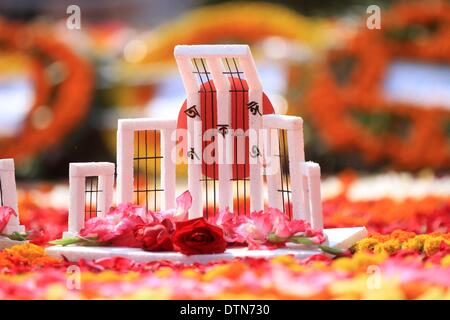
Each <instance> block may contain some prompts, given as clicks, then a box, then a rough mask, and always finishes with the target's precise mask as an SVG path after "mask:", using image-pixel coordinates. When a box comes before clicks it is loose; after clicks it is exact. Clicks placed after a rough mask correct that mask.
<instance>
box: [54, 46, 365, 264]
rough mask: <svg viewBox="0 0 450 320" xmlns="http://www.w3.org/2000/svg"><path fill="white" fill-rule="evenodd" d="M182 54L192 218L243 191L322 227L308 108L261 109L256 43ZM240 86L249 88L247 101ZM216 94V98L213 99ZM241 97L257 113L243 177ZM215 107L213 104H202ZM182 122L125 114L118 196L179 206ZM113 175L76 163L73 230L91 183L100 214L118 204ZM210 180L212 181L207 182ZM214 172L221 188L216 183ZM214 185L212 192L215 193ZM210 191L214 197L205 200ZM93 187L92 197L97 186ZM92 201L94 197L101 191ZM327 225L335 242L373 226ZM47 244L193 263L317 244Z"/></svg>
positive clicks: (345, 243) (248, 122)
mask: <svg viewBox="0 0 450 320" xmlns="http://www.w3.org/2000/svg"><path fill="white" fill-rule="evenodd" d="M174 55H175V59H176V61H177V65H178V69H179V72H180V75H181V79H182V81H183V84H184V87H185V90H186V95H187V98H186V109H185V110H184V114H186V127H187V128H186V129H187V141H186V148H185V149H184V151H183V155H182V157H184V160H185V161H186V162H187V164H188V166H187V167H188V182H187V185H186V187H185V188H184V190H185V189H188V190H189V191H190V193H191V195H192V198H193V203H192V207H191V208H190V211H189V218H196V217H199V216H201V215H202V214H205V212H206V214H209V210H210V209H209V208H210V207H212V208H213V212H212V214H215V212H216V211H217V210H221V209H225V208H229V209H230V211H232V212H235V214H241V212H240V209H239V208H237V209H236V201H237V203H238V206H239V201H241V199H240V198H243V201H244V205H245V204H246V203H247V199H248V202H249V211H247V210H246V209H244V211H243V213H244V214H247V213H248V212H252V211H257V210H262V209H264V206H270V207H275V208H278V209H280V210H282V211H283V212H285V213H286V214H289V215H290V216H291V217H292V218H295V219H303V220H305V221H308V222H310V223H311V225H312V226H313V227H314V228H318V229H323V217H322V204H321V195H320V167H319V165H318V164H317V163H313V162H306V161H305V154H304V145H303V120H302V118H300V117H294V116H285V115H276V114H263V112H261V109H262V106H263V103H264V101H263V100H264V93H263V90H262V84H261V81H260V78H259V76H258V73H257V70H256V67H255V63H254V61H253V58H252V55H251V52H250V49H249V47H248V46H246V45H195V46H184V45H183V46H177V47H175V51H174ZM230 64H232V65H234V68H231V67H230ZM199 66H201V67H199ZM198 78H200V81H199V79H198ZM233 78H234V79H233ZM236 79H238V80H236ZM236 81H239V82H240V84H241V85H242V86H241V87H240V88H238V89H239V90H238V89H236V87H235V83H236ZM208 87H209V89H208ZM199 88H200V89H199ZM202 88H203V91H202ZM208 90H209V91H208ZM237 92H239V94H240V95H239V101H238V102H237V100H238V99H237V97H238V96H237V94H238V93H237ZM206 93H208V94H209V95H208V96H207V95H206ZM207 98H208V99H210V100H209V101H205V100H206V99H207ZM232 101H234V102H232ZM208 103H210V104H208ZM238 104H240V105H238ZM236 106H238V107H239V110H240V111H243V113H242V115H240V117H248V119H244V120H245V121H244V120H242V118H241V119H240V120H241V121H242V124H244V128H242V129H245V134H246V137H247V138H248V140H246V139H243V140H241V141H243V143H244V148H243V149H244V150H248V151H247V154H246V155H245V156H244V166H243V168H244V169H243V171H244V174H241V176H242V177H243V179H242V180H243V181H237V183H236V181H235V180H238V179H235V178H236V172H239V170H238V169H237V167H235V166H236V165H237V164H236V163H235V162H234V161H233V160H235V159H236V153H237V151H236V150H237V147H238V146H237V144H239V141H240V140H239V139H237V138H236V136H235V133H236V132H235V131H237V130H234V129H236V128H233V119H232V117H233V116H236V112H237V109H236V110H234V109H233V108H237V107H236ZM207 107H208V108H209V109H208V110H206V109H202V108H207ZM207 112H209V114H210V118H208V117H207ZM214 112H215V113H214ZM206 123H209V125H210V127H212V129H214V130H213V134H212V135H213V139H210V140H209V141H210V144H211V145H212V146H213V147H214V150H215V160H214V162H213V164H214V169H213V174H212V175H213V177H212V178H211V177H210V176H211V174H209V175H208V171H207V170H208V169H207V168H206V174H205V163H204V162H205V161H204V150H205V144H204V139H205V128H206ZM236 123H237V120H235V121H234V126H235V127H236ZM178 125H179V124H178V122H177V119H176V118H174V119H155V118H141V119H122V120H119V123H118V131H117V188H116V203H117V204H119V203H129V202H134V203H137V204H140V205H146V206H147V208H149V206H151V205H153V208H152V209H154V210H157V209H162V210H164V209H170V208H174V207H175V198H176V186H177V177H176V173H177V170H176V168H177V154H178V149H177V128H178ZM246 141H247V142H246ZM215 168H217V171H218V172H216V169H215ZM246 168H249V170H248V171H249V172H248V173H246V172H245V171H246ZM142 172H144V175H143V174H142ZM216 174H218V175H217V176H216ZM238 175H239V174H238ZM92 176H96V177H98V179H99V180H98V183H97V186H98V188H97V189H96V190H95V189H93V188H92V182H91V187H90V189H89V188H88V186H89V185H88V184H87V183H86V177H92ZM113 177H114V164H111V163H84V164H71V166H70V212H69V230H68V232H67V233H66V234H65V235H66V236H73V235H76V234H77V232H78V231H79V230H80V228H82V227H83V224H84V221H85V219H86V214H87V213H88V212H89V213H91V214H92V210H88V207H89V205H87V199H88V198H89V197H88V196H87V195H88V193H89V190H90V191H93V190H94V191H96V192H97V193H95V192H94V194H95V197H97V196H98V195H100V193H99V192H101V196H100V197H99V198H98V200H97V198H96V201H95V208H96V209H95V215H102V214H104V213H105V212H106V211H107V210H108V209H109V207H110V206H111V205H112V203H113V199H112V186H113V181H114V178H113ZM205 180H206V184H203V183H202V182H203V181H205ZM208 180H212V181H213V184H214V186H213V187H212V188H211V187H210V186H208ZM247 180H248V181H247ZM216 182H217V184H216ZM246 182H248V184H247V183H246ZM240 186H241V187H242V186H243V188H244V189H243V190H244V191H243V194H242V192H239V191H238V192H237V193H236V192H235V191H234V189H238V190H239V187H240ZM208 193H209V194H210V195H211V194H212V197H213V198H210V199H209V198H208ZM205 195H206V205H205V201H203V197H204V196H205ZM90 196H91V198H92V193H91V194H90ZM149 197H150V198H149ZM236 198H237V199H236ZM150 199H151V200H150ZM209 200H211V201H213V205H211V206H209V204H208V203H211V202H209ZM90 204H91V206H92V200H91V202H90ZM324 233H325V235H326V236H327V238H328V242H329V245H331V246H334V247H338V248H348V247H349V246H351V245H352V244H353V243H354V242H356V241H357V240H360V239H361V238H363V237H364V236H366V233H367V232H366V229H365V228H364V227H357V228H338V229H325V230H324ZM47 250H48V252H49V253H50V254H53V255H64V256H65V257H67V258H69V259H78V258H80V257H84V258H99V257H104V256H110V255H122V256H126V257H130V258H132V259H134V260H137V261H149V260H159V259H168V260H180V261H184V262H194V261H198V262H205V261H209V260H212V259H227V258H233V257H238V256H258V257H268V256H273V255H280V254H293V255H296V256H298V257H307V256H309V255H312V254H316V253H317V251H314V250H307V249H304V248H298V246H297V247H295V246H294V247H288V248H284V249H278V250H272V251H258V250H257V251H249V250H247V249H229V250H227V251H226V252H225V253H223V254H217V255H201V256H200V255H199V256H190V257H186V256H183V255H181V254H179V253H175V252H145V251H143V250H140V249H134V248H114V247H101V248H100V247H98V248H96V247H77V246H67V247H59V246H54V247H50V248H48V249H47Z"/></svg>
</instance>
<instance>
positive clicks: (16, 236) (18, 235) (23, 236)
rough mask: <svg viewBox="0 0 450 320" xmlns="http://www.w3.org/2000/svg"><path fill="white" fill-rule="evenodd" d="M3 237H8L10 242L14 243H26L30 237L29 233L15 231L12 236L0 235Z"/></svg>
mask: <svg viewBox="0 0 450 320" xmlns="http://www.w3.org/2000/svg"><path fill="white" fill-rule="evenodd" d="M0 235H1V236H3V237H7V238H8V239H10V240H14V241H25V240H27V239H28V236H29V235H30V234H29V233H28V232H17V231H14V232H13V233H11V234H0Z"/></svg>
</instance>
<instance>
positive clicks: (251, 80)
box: [239, 48, 264, 211]
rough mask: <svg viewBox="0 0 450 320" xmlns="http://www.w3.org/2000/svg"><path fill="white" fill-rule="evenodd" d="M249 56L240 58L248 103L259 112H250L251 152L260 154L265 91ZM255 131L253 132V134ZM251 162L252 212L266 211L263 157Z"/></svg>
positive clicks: (248, 54)
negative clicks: (245, 80) (255, 151)
mask: <svg viewBox="0 0 450 320" xmlns="http://www.w3.org/2000/svg"><path fill="white" fill-rule="evenodd" d="M247 51H248V53H247V56H246V57H243V58H240V59H239V63H240V64H241V66H242V69H243V70H244V74H245V76H246V79H247V84H248V103H249V104H251V103H256V106H257V107H258V109H259V110H258V112H255V113H254V114H253V113H252V112H250V110H249V121H248V123H249V130H250V134H249V151H250V152H252V148H255V147H256V148H258V150H259V152H260V154H261V152H262V146H261V142H260V141H259V131H260V129H261V128H262V113H263V90H262V85H261V81H260V79H259V76H258V74H257V71H256V66H255V62H254V61H253V58H252V56H251V53H250V48H247ZM252 131H253V132H252ZM249 161H250V195H251V196H250V211H259V210H262V209H264V197H263V192H262V187H263V176H262V155H261V156H259V157H254V158H253V157H251V156H250V157H249Z"/></svg>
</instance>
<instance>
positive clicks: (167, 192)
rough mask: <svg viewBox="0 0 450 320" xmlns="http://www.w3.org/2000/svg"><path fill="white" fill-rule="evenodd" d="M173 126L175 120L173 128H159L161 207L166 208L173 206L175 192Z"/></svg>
mask: <svg viewBox="0 0 450 320" xmlns="http://www.w3.org/2000/svg"><path fill="white" fill-rule="evenodd" d="M175 127H176V120H174V128H173V129H164V130H161V154H162V156H163V159H162V161H161V187H162V189H163V190H164V192H162V201H161V209H162V210H168V209H172V208H175V206H176V205H175V202H176V198H175V194H176V159H172V154H173V149H174V148H175V146H176V143H175V140H174V139H175V131H176V130H175Z"/></svg>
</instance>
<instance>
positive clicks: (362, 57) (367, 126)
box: [307, 2, 450, 170]
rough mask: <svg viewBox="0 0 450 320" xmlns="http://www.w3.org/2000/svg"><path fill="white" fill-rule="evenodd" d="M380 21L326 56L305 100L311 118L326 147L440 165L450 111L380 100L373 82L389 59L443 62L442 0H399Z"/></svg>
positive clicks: (448, 151) (449, 150) (449, 55)
mask: <svg viewBox="0 0 450 320" xmlns="http://www.w3.org/2000/svg"><path fill="white" fill-rule="evenodd" d="M383 19H384V16H383ZM384 21H386V22H385V23H384ZM383 23H384V26H383V27H382V29H381V30H368V29H364V30H362V31H360V32H359V33H358V34H357V35H356V36H355V37H354V38H353V39H352V40H350V41H349V42H348V43H347V45H346V46H345V47H344V48H342V49H339V50H335V51H333V52H331V53H330V54H329V56H328V59H327V62H326V63H325V64H324V65H323V66H322V68H321V69H320V70H319V71H318V74H317V78H316V81H315V82H314V84H313V85H312V88H311V91H310V95H309V98H308V100H309V103H308V106H307V111H308V113H309V116H310V118H311V120H312V123H313V124H314V126H315V127H316V128H317V129H318V131H319V134H320V135H321V137H322V138H323V139H324V141H325V142H326V143H327V144H328V145H329V146H330V148H331V149H334V150H336V151H343V150H353V151H358V152H360V153H362V155H363V157H365V159H366V160H368V161H369V162H375V161H380V160H390V161H391V162H392V163H393V164H394V165H395V166H397V167H401V168H407V169H413V170H414V169H418V168H421V167H424V166H431V167H434V168H444V167H448V166H449V164H450V112H449V111H448V110H445V109H443V108H438V106H430V107H429V108H420V107H418V106H417V105H411V104H408V103H392V102H388V101H386V100H385V99H384V97H383V94H382V86H380V83H382V81H383V79H384V76H385V72H386V69H387V67H388V64H389V62H390V61H391V60H392V59H393V58H397V57H399V58H411V59H418V60H422V61H433V62H440V63H446V64H450V42H449V41H448V39H450V5H449V4H447V3H445V2H431V3H430V2H424V3H416V4H413V5H412V4H411V3H404V4H401V5H398V6H396V7H394V8H393V9H392V10H391V11H390V12H389V13H388V15H387V16H386V19H384V20H383Z"/></svg>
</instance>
